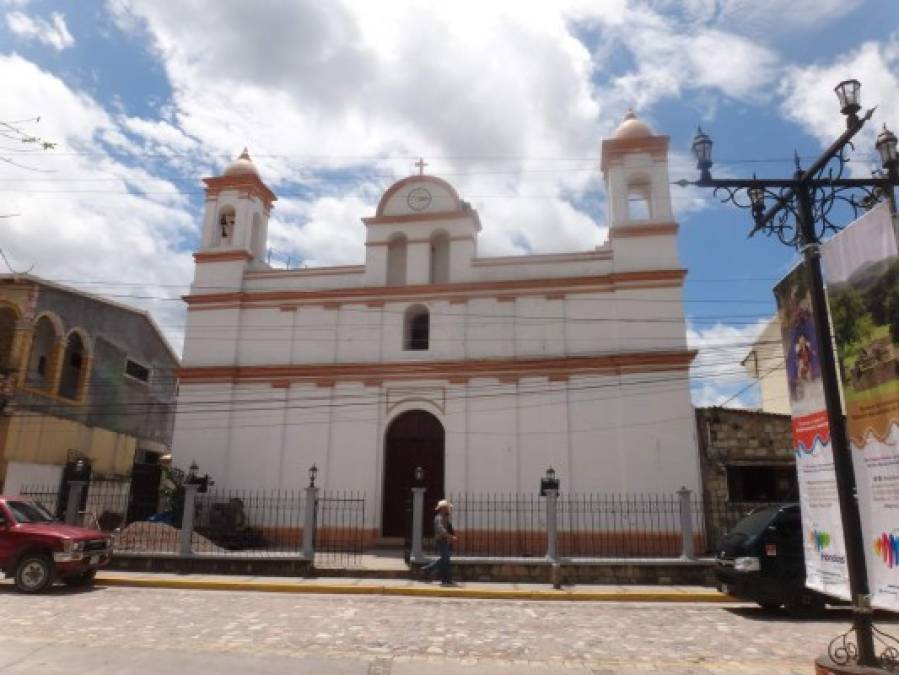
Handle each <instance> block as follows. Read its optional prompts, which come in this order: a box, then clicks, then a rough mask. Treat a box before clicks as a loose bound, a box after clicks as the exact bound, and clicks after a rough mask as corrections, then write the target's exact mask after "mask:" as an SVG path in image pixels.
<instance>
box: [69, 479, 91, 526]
mask: <svg viewBox="0 0 899 675" xmlns="http://www.w3.org/2000/svg"><path fill="white" fill-rule="evenodd" d="M86 485H87V482H86V481H83V480H73V481H69V500H68V501H67V502H66V525H76V524H77V523H78V512H79V511H80V510H81V508H80V506H81V495H82V494H83V493H84V488H85V486H86Z"/></svg>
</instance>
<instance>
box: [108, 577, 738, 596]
mask: <svg viewBox="0 0 899 675" xmlns="http://www.w3.org/2000/svg"><path fill="white" fill-rule="evenodd" d="M97 584H98V585H101V586H127V587H132V588H171V589H180V590H207V591H256V592H266V593H324V594H339V595H392V596H413V597H433V598H476V599H485V600H568V601H593V602H603V601H605V602H715V603H729V602H738V601H737V600H735V599H734V598H732V597H730V596H727V595H724V594H723V593H719V592H718V591H717V590H715V589H713V588H706V587H702V586H615V585H586V584H585V585H577V586H564V587H563V588H562V589H561V590H554V589H553V588H552V587H551V586H550V585H548V584H519V583H497V582H479V581H466V582H461V583H460V584H459V585H458V586H454V587H449V588H447V587H442V586H440V584H438V583H430V584H429V583H427V582H423V581H415V580H411V579H378V580H377V581H375V580H372V579H354V578H351V577H341V578H339V579H335V578H295V577H255V576H240V575H213V574H164V573H144V572H119V571H111V570H110V571H106V570H104V571H101V572H100V573H99V574H98V575H97Z"/></svg>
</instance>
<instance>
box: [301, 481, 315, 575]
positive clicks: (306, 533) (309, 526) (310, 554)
mask: <svg viewBox="0 0 899 675" xmlns="http://www.w3.org/2000/svg"><path fill="white" fill-rule="evenodd" d="M317 512H318V488H317V487H307V488H306V505H305V517H304V519H303V557H304V558H306V559H308V560H309V561H312V560H314V559H315V527H316V522H315V521H316V514H317Z"/></svg>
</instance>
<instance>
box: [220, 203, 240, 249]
mask: <svg viewBox="0 0 899 675" xmlns="http://www.w3.org/2000/svg"><path fill="white" fill-rule="evenodd" d="M236 219H237V214H236V213H235V212H234V207H233V206H223V207H222V210H221V211H219V217H218V225H217V227H216V234H215V241H216V242H218V243H220V244H222V245H225V246H227V245H228V244H230V243H231V242H232V241H234V221H235V220H236Z"/></svg>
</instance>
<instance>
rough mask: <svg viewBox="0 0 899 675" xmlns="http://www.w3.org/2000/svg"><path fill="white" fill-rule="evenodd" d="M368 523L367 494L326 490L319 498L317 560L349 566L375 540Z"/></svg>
mask: <svg viewBox="0 0 899 675" xmlns="http://www.w3.org/2000/svg"><path fill="white" fill-rule="evenodd" d="M374 536H375V532H374V531H373V530H368V529H366V526H365V494H364V493H362V492H341V491H329V490H325V491H323V492H322V494H321V496H320V497H318V500H317V509H316V527H315V564H316V566H317V567H349V566H352V564H353V563H354V562H355V561H356V560H357V559H358V556H360V555H362V552H363V551H364V550H365V548H366V546H368V545H371V544H372V543H373V542H374Z"/></svg>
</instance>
